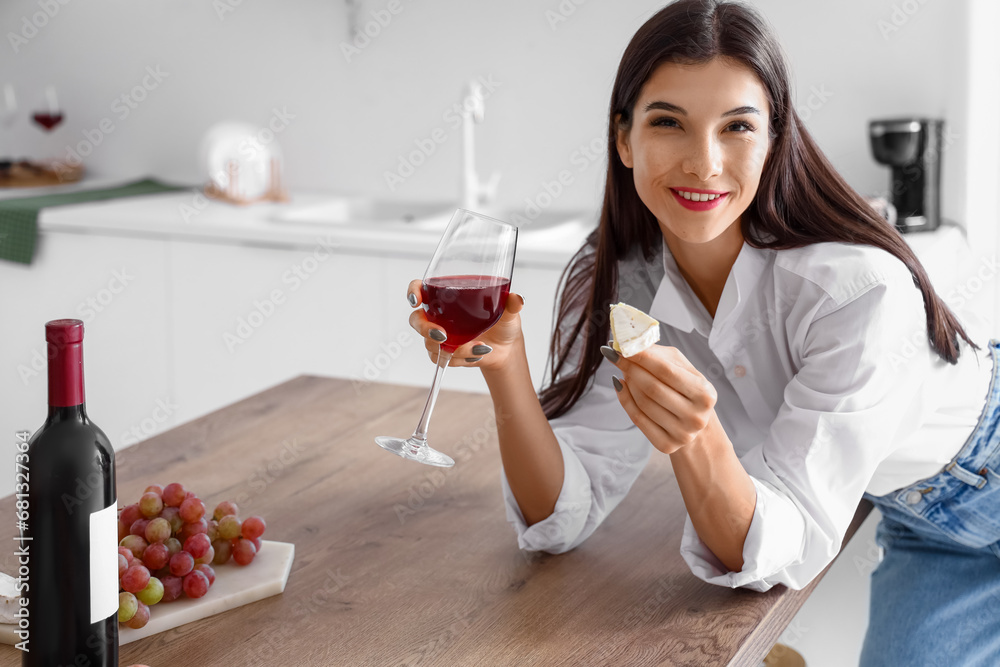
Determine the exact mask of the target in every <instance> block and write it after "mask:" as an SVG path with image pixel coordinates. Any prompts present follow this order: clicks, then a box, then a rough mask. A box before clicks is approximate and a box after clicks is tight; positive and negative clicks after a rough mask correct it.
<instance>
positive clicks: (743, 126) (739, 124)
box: [729, 120, 757, 132]
mask: <svg viewBox="0 0 1000 667" xmlns="http://www.w3.org/2000/svg"><path fill="white" fill-rule="evenodd" d="M734 128H735V130H736V131H737V132H753V131H754V130H756V129H757V128H755V127H754V126H753V125H751V124H750V123H748V122H746V121H745V120H738V121H736V122H735V123H731V124H730V125H729V129H734Z"/></svg>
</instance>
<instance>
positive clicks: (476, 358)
mask: <svg viewBox="0 0 1000 667" xmlns="http://www.w3.org/2000/svg"><path fill="white" fill-rule="evenodd" d="M480 359H482V357H466V358H465V360H466V361H467V362H469V363H470V364H473V363H475V362H477V361H479V360H480Z"/></svg>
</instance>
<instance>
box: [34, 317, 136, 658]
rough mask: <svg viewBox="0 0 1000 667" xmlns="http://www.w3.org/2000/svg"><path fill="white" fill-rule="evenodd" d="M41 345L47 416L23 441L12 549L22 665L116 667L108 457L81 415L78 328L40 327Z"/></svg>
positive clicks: (113, 512) (102, 440) (114, 528)
mask: <svg viewBox="0 0 1000 667" xmlns="http://www.w3.org/2000/svg"><path fill="white" fill-rule="evenodd" d="M45 340H46V343H47V346H48V359H49V415H48V418H47V419H46V420H45V424H43V425H42V427H41V428H40V429H39V430H38V431H37V432H36V433H35V434H34V435H33V436H32V437H31V439H30V440H29V441H28V452H27V454H28V462H27V465H28V470H29V473H30V478H29V479H28V484H29V489H28V517H27V521H25V523H26V524H27V527H26V529H22V533H21V535H22V538H23V539H21V541H20V544H21V545H23V548H26V549H27V551H28V555H27V557H26V560H27V567H28V576H27V584H28V586H27V590H26V591H22V594H23V595H24V594H26V596H27V600H28V604H27V609H28V628H27V633H26V634H27V642H26V643H24V644H23V645H21V646H20V647H21V648H22V650H23V651H24V652H23V653H22V656H21V665H22V667H29V666H30V667H58V666H63V665H66V666H69V665H74V666H75V665H89V666H90V667H117V665H118V551H117V545H118V515H117V509H116V507H115V505H116V502H117V494H116V492H115V450H114V449H113V448H112V447H111V443H110V442H109V441H108V437H107V436H106V435H104V432H103V431H101V429H99V428H98V427H97V426H96V425H95V424H94V423H93V422H91V421H90V419H88V417H87V411H86V409H85V408H84V394H83V322H81V321H80V320H54V321H52V322H48V323H46V325H45ZM15 539H17V538H15ZM21 563H22V564H23V563H24V560H22V561H21ZM23 638H24V637H23V636H22V639H23Z"/></svg>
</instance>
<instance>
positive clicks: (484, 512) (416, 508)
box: [0, 376, 869, 667]
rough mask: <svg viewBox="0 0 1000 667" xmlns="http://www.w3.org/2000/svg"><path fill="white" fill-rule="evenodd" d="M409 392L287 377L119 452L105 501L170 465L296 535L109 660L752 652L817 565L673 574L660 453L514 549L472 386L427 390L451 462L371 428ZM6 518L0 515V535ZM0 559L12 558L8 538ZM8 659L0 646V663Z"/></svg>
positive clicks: (592, 659)
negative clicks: (282, 551) (757, 577)
mask: <svg viewBox="0 0 1000 667" xmlns="http://www.w3.org/2000/svg"><path fill="white" fill-rule="evenodd" d="M426 395H427V387H417V388H414V387H402V386H399V385H393V384H370V385H366V386H363V387H358V386H356V385H354V384H352V383H351V382H350V381H345V380H336V379H327V378H320V377H315V376H301V377H298V378H295V379H293V380H291V381H288V382H286V383H284V384H282V385H280V386H277V387H274V388H272V389H269V390H267V391H264V392H262V393H260V394H257V395H255V396H252V397H250V398H248V399H246V400H243V401H240V402H238V403H236V404H234V405H230V406H228V407H226V408H224V409H222V410H219V411H217V412H214V413H212V414H209V415H206V416H205V417H202V418H200V419H197V420H195V421H192V422H189V423H186V424H183V425H181V426H178V427H176V428H173V429H171V430H169V431H167V432H165V433H162V434H160V435H158V436H156V437H154V438H151V439H150V440H147V441H145V442H142V443H140V444H138V445H135V446H133V447H130V448H128V449H127V450H125V451H121V452H119V453H118V454H117V457H118V459H117V476H118V498H119V505H123V504H125V503H128V502H132V501H134V500H135V499H137V498H138V497H139V496H140V495H141V493H142V490H143V489H144V488H145V487H146V486H147V485H149V484H153V483H159V484H166V483H168V482H173V481H179V482H181V483H183V484H184V485H185V486H187V487H188V488H189V489H191V490H193V491H195V492H197V493H198V494H199V495H200V496H201V497H202V498H203V499H204V500H205V503H206V505H207V506H208V507H215V505H216V504H217V503H218V502H220V501H221V500H235V501H236V502H237V503H238V504H239V506H240V508H241V515H243V516H248V515H251V514H259V515H261V516H263V517H264V518H265V519H266V521H267V526H268V527H267V532H266V533H265V535H264V537H265V538H267V539H269V540H278V541H283V542H292V543H294V544H295V549H296V552H295V553H296V555H295V562H294V564H293V567H292V572H291V574H290V576H289V578H288V583H287V586H286V588H285V591H284V593H283V594H281V595H278V596H275V597H271V598H267V599H264V600H261V601H258V602H255V603H252V604H249V605H246V606H243V607H239V608H236V609H232V610H230V611H227V612H225V613H222V614H219V615H217V616H213V617H211V618H209V619H206V620H203V621H199V622H195V623H191V624H188V625H184V626H181V627H178V628H175V629H172V630H168V631H166V632H163V633H161V634H158V635H154V636H152V637H148V638H146V639H142V640H139V641H136V642H134V643H132V644H128V645H126V646H124V647H122V650H121V664H122V665H129V664H132V663H142V664H148V665H154V666H156V665H199V667H213V666H215V665H219V666H222V665H227V666H228V665H260V664H266V665H309V666H320V665H322V666H324V667H327V666H330V667H335V666H339V665H351V666H352V667H353V666H356V665H396V664H401V663H405V664H410V665H415V664H421V665H449V666H451V665H462V666H463V667H472V666H477V665H482V666H484V667H486V666H489V667H499V666H503V665H516V666H518V667H522V666H525V665H546V666H547V665H557V664H558V665H562V664H566V665H606V664H613V665H630V666H632V667H641V666H642V665H661V664H692V665H727V664H729V665H757V664H760V661H761V659H762V658H763V656H764V655H765V654H767V652H768V650H769V649H770V647H771V646H772V645H773V643H774V642H775V641H776V640H777V638H778V636H779V635H780V634H781V632H782V630H783V629H784V628H785V626H786V625H787V624H788V623H789V621H790V620H791V619H792V617H793V616H794V614H795V612H796V610H797V609H798V608H799V607H800V606H801V605H802V603H803V602H804V601H805V600H806V598H807V597H808V596H809V595H810V594H811V593H812V591H813V589H814V588H815V586H816V584H817V583H818V582H819V578H817V579H816V580H815V581H814V582H813V583H812V584H810V585H809V586H808V587H806V588H805V589H803V590H801V591H791V590H788V589H786V588H785V587H783V586H777V587H775V588H773V589H771V590H770V591H768V592H767V593H755V592H752V591H747V590H742V589H736V590H731V589H728V588H723V587H719V586H712V585H710V584H706V583H704V582H702V581H701V580H699V579H697V578H696V577H695V576H694V575H692V574H691V573H690V571H689V570H688V568H687V565H686V564H685V563H684V561H683V560H682V559H681V556H680V554H679V553H678V548H679V545H680V538H681V529H682V526H683V522H684V516H685V512H684V505H683V502H682V499H681V495H680V491H679V489H678V487H677V485H676V483H675V481H674V479H673V473H672V471H671V468H670V459H669V457H666V456H654V457H653V459H652V460H651V461H650V463H649V465H648V466H647V468H646V470H645V471H644V472H643V473H642V475H641V476H640V477H639V479H638V480H637V481H636V483H635V485H634V487H633V488H632V490H631V492H630V493H629V495H628V496H627V497H626V498H625V500H623V501H622V503H621V506H620V507H619V508H618V509H616V511H615V512H614V513H612V514H611V516H610V517H609V518H608V519H607V520H606V521H605V523H604V524H603V525H602V526H601V527H600V528H599V529H598V531H597V532H596V533H595V534H594V535H593V536H591V537H590V538H589V539H588V540H587V541H586V542H585V543H584V544H582V545H581V546H579V547H577V548H576V549H574V550H573V551H571V552H569V553H566V554H562V555H558V556H553V555H548V554H542V553H532V552H523V551H521V550H519V549H518V547H517V540H516V537H515V533H514V530H513V528H511V526H510V525H509V524H508V523H507V521H506V518H505V514H504V504H503V500H502V496H501V491H500V477H499V476H500V474H501V468H500V456H499V450H498V448H497V440H496V430H495V421H494V419H493V416H492V410H491V402H490V398H489V397H488V396H483V395H479V394H471V393H465V392H453V391H443V392H442V393H441V395H440V397H439V399H438V402H437V407H436V411H435V417H434V421H433V424H432V428H431V430H430V439H431V442H432V444H433V445H434V446H435V447H436V448H439V449H440V450H442V451H444V452H446V453H448V454H450V455H451V456H453V457H454V458H455V459H456V465H455V467H454V468H451V469H441V468H432V467H429V466H422V465H420V464H417V463H413V462H411V461H405V460H403V459H399V458H397V457H395V456H393V455H391V454H389V453H387V452H385V451H383V450H382V449H380V448H379V447H378V446H376V445H375V443H374V441H373V438H374V436H376V435H380V434H392V435H401V434H403V435H405V434H408V433H410V432H411V431H412V429H413V427H414V426H415V424H416V421H417V419H418V418H419V413H420V409H421V408H422V406H423V404H424V400H425V398H426ZM868 509H869V508H868V507H862V508H860V509H859V513H858V516H857V517H856V519H855V522H854V524H853V525H852V527H851V529H850V530H849V531H848V538H847V539H850V536H851V535H853V533H854V531H855V529H856V527H857V526H858V525H859V524H860V521H861V519H863V518H864V516H865V514H866V513H867V510H868ZM0 515H2V516H5V517H13V497H10V496H8V497H6V498H3V499H2V500H0ZM14 532H15V531H14V521H13V519H12V518H11V520H9V521H5V522H3V523H2V524H0V541H2V540H5V541H6V542H7V543H8V544H11V541H10V540H11V539H12V538H13V535H14ZM249 567H253V565H252V564H251V565H250V566H249ZM0 568H2V569H3V570H4V571H5V572H13V571H14V570H15V557H14V554H13V549H8V550H5V551H4V553H2V554H0ZM209 595H211V591H210V592H209ZM152 613H153V614H155V613H156V607H155V606H154V607H153V608H152ZM15 665H20V654H19V653H18V652H17V651H16V649H14V648H13V647H10V646H7V647H0V667H8V666H10V667H14V666H15Z"/></svg>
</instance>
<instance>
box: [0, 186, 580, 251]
mask: <svg viewBox="0 0 1000 667" xmlns="http://www.w3.org/2000/svg"><path fill="white" fill-rule="evenodd" d="M102 185H106V184H102ZM91 187H92V186H91ZM32 194H34V193H32ZM39 194H44V193H39ZM4 195H5V196H13V195H12V194H11V193H4ZM19 196H24V194H23V192H22V193H19ZM331 197H332V195H330V194H319V193H296V194H293V195H292V197H291V202H289V203H276V202H265V203H259V204H254V205H250V206H236V205H232V204H227V203H224V202H219V201H215V200H211V199H208V198H207V197H205V196H204V195H203V194H201V193H200V192H196V191H195V190H191V191H187V192H173V193H166V194H162V195H146V196H140V197H129V198H125V199H116V200H112V201H107V202H96V203H87V204H79V205H68V206H58V207H52V208H47V209H43V210H42V212H41V214H40V216H39V219H38V225H39V230H40V231H41V232H69V233H83V234H101V235H112V236H128V237H137V238H160V239H174V240H185V241H194V242H208V243H226V244H236V245H251V246H263V247H274V248H306V249H314V248H317V247H319V248H324V249H327V250H331V249H332V250H337V251H341V252H352V253H361V254H373V255H378V256H382V257H384V256H401V257H419V258H422V259H425V260H426V259H429V258H430V256H431V255H432V254H433V252H434V249H435V248H436V247H437V243H438V240H439V239H440V237H441V233H442V231H443V229H444V227H443V225H442V224H434V225H426V224H423V223H420V222H417V223H402V222H400V223H378V222H368V221H365V222H348V223H333V224H315V223H293V222H287V221H281V220H279V218H280V217H282V214H283V212H285V211H290V210H295V208H296V207H297V208H302V207H308V206H311V205H318V204H320V203H322V202H324V201H328V200H330V198H331ZM548 215H550V216H551V215H552V214H548ZM567 215H570V214H567ZM595 220H596V218H595V219H594V220H589V219H587V220H584V219H580V218H579V216H578V215H577V216H574V220H571V221H570V222H568V223H566V224H560V225H553V226H550V227H546V228H544V229H541V228H537V229H536V228H532V227H531V225H530V224H529V225H526V226H525V227H523V228H522V230H521V233H520V235H519V238H518V245H517V260H518V264H519V265H520V266H534V267H550V268H559V269H562V268H563V267H564V266H565V265H566V263H567V262H568V261H569V258H570V257H571V256H572V255H573V253H574V252H575V251H576V250H577V249H578V248H579V247H580V245H581V244H582V243H583V241H584V239H585V238H586V236H587V234H588V233H589V232H590V230H591V229H592V228H593V225H594V224H595Z"/></svg>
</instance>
